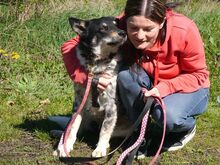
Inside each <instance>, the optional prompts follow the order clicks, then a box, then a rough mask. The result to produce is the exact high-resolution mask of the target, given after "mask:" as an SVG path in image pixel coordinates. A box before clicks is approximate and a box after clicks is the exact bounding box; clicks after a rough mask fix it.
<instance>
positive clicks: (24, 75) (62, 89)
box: [0, 0, 220, 165]
mask: <svg viewBox="0 0 220 165" xmlns="http://www.w3.org/2000/svg"><path fill="white" fill-rule="evenodd" d="M34 2H35V4H29V5H30V6H31V5H38V8H37V9H36V8H34V7H33V6H31V7H30V10H31V11H29V14H26V15H25V11H26V10H27V9H26V8H25V7H24V6H23V7H22V6H20V8H19V10H18V9H17V10H16V9H15V6H12V5H9V6H5V5H0V29H1V31H0V38H1V40H0V49H3V50H5V51H6V52H5V53H4V55H3V54H2V55H1V56H0V112H1V113H0V124H1V126H0V132H1V133H0V149H1V150H2V151H4V152H1V153H0V164H10V165H11V164H12V165H13V164H16V165H17V164H22V165H23V164H63V163H62V162H60V161H59V160H58V159H57V158H56V157H53V156H52V151H53V147H54V146H56V143H57V141H58V140H57V139H54V138H52V137H50V135H49V131H50V130H51V129H54V128H57V125H55V124H53V123H50V122H49V121H48V120H47V117H48V116H50V115H58V114H60V115H67V114H70V113H71V107H72V100H73V98H74V95H73V94H72V93H73V92H72V82H71V81H70V79H69V77H68V75H67V73H66V70H65V68H64V64H63V61H62V58H61V54H60V45H61V44H62V43H63V42H65V41H66V40H68V39H69V38H71V37H73V36H74V34H73V33H72V31H71V29H70V27H69V25H68V21H67V18H68V17H69V16H76V17H80V18H84V19H86V18H93V17H100V16H103V15H114V16H116V15H118V14H119V13H121V11H122V10H123V5H124V1H122V0H113V1H109V0H98V1H95V0H91V1H87V0H79V1H77V3H76V2H73V1H72V0H62V1H58V0H47V1H40V0H38V1H34ZM206 3H207V2H206V1H205V0H204V3H201V2H200V3H196V2H195V1H191V3H186V4H185V5H184V6H182V7H180V8H179V9H178V10H180V11H181V12H183V13H184V14H186V15H188V16H189V17H190V18H192V19H194V21H195V22H196V23H197V25H198V27H199V29H200V31H201V34H202V37H203V40H204V44H205V48H206V56H207V64H208V67H209V70H210V73H211V94H210V103H209V106H208V110H207V112H206V113H205V114H204V115H202V116H201V117H199V118H198V127H197V128H198V129H197V134H196V137H195V138H194V140H193V141H192V142H190V143H189V145H187V146H186V147H185V148H184V149H183V150H181V151H177V152H174V153H163V154H161V156H160V158H159V161H160V164H211V165H212V164H219V161H220V150H219V148H220V142H219V137H220V127H219V126H220V122H219V117H220V113H219V112H220V103H218V102H217V100H216V98H217V96H218V95H220V86H219V80H220V69H219V67H220V49H219V48H220V40H219V36H220V24H219V22H220V4H219V3H217V2H215V1H209V2H208V3H209V5H206ZM16 11H17V12H16ZM18 18H20V20H18ZM21 18H23V19H21ZM13 52H17V53H18V54H19V55H20V58H18V59H14V58H12V57H13V56H12V53H13ZM6 53H7V54H8V56H5V55H6ZM87 140H88V139H87ZM93 147H94V144H93V145H88V141H86V139H81V140H79V141H77V144H76V146H75V150H74V151H73V153H72V154H73V155H74V156H76V155H78V156H82V155H90V154H91V151H92V150H91V148H93ZM117 156H119V153H116V154H115V156H114V157H113V160H112V161H111V162H109V163H108V164H114V160H116V158H117ZM148 161H149V159H147V160H145V161H140V162H135V163H134V164H146V163H147V162H148ZM99 163H100V162H99ZM158 164H159V163H158Z"/></svg>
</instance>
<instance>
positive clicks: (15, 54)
mask: <svg viewBox="0 0 220 165" xmlns="http://www.w3.org/2000/svg"><path fill="white" fill-rule="evenodd" d="M11 58H12V59H19V58H20V55H19V54H18V53H17V52H12V53H11Z"/></svg>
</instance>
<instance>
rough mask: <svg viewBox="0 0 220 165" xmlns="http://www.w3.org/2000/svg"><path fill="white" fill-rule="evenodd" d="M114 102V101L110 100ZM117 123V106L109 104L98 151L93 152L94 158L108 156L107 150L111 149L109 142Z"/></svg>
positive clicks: (106, 108)
mask: <svg viewBox="0 0 220 165" xmlns="http://www.w3.org/2000/svg"><path fill="white" fill-rule="evenodd" d="M109 101H110V102H112V103H113V102H114V100H109ZM116 121H117V107H116V105H115V104H108V105H107V106H106V107H105V118H104V120H103V123H102V127H101V131H100V135H99V141H98V144H97V147H96V149H95V150H94V151H93V152H92V157H101V156H106V155H107V149H108V148H109V141H110V138H111V135H112V133H113V130H114V127H115V124H116Z"/></svg>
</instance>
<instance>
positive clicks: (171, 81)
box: [61, 10, 210, 97]
mask: <svg viewBox="0 0 220 165" xmlns="http://www.w3.org/2000/svg"><path fill="white" fill-rule="evenodd" d="M166 19H167V32H166V38H165V42H164V43H163V44H162V45H160V44H159V42H158V43H155V45H154V46H153V47H152V48H150V49H148V50H142V54H143V55H144V56H146V58H144V60H142V61H141V62H140V64H141V66H142V67H143V68H144V69H145V71H146V72H147V73H148V74H149V76H151V77H152V78H154V79H155V78H156V79H157V80H158V83H157V84H155V87H156V88H157V89H158V91H159V93H160V95H161V97H165V96H167V95H169V94H172V93H176V92H182V93H188V92H194V91H196V90H198V89H199V88H208V87H209V86H210V82H209V72H208V70H207V66H206V61H205V52H204V47H203V42H202V39H201V36H200V33H199V30H198V28H197V26H196V25H195V23H194V22H193V21H192V20H190V19H188V18H187V17H185V16H183V15H181V14H177V13H175V12H173V11H172V10H168V11H167V13H166ZM121 21H122V22H123V21H124V20H123V17H121ZM125 28H126V27H125ZM78 42H79V37H76V38H73V39H71V40H69V41H67V42H65V43H64V44H63V45H62V47H61V52H62V55H63V59H64V63H65V66H66V68H67V71H68V73H69V75H70V77H71V79H72V80H73V81H74V82H75V83H80V84H85V83H86V81H87V74H88V73H87V72H86V71H85V70H84V68H83V67H82V66H80V63H79V61H78V59H77V57H76V56H75V47H76V45H77V43H78ZM128 54H129V53H128ZM134 56H135V55H134ZM155 69H156V71H155ZM155 76H156V77H155Z"/></svg>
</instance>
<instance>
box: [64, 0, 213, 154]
mask: <svg viewBox="0 0 220 165" xmlns="http://www.w3.org/2000/svg"><path fill="white" fill-rule="evenodd" d="M173 6H175V4H173V3H172V4H165V2H163V1H162V0H127V4H126V7H125V12H124V14H123V15H122V16H120V17H119V27H120V28H122V29H124V30H126V31H127V35H128V42H127V43H126V44H125V46H124V47H123V50H124V53H123V55H124V65H123V67H122V69H121V71H120V73H119V75H118V86H119V93H120V96H121V101H122V104H123V105H124V108H125V109H126V112H127V114H128V117H129V119H130V120H131V121H135V120H136V119H137V116H138V115H139V113H140V111H141V110H142V108H143V106H144V102H145V101H146V99H147V98H148V97H149V96H152V95H156V96H158V97H161V98H162V99H163V101H164V104H165V107H166V114H167V123H166V128H167V137H168V135H172V136H173V137H176V138H175V139H174V140H172V141H169V139H166V141H165V144H164V149H166V150H168V151H174V150H178V149H181V148H182V147H183V146H184V145H185V144H186V143H187V142H189V141H190V140H191V139H192V138H193V136H194V135H195V128H196V119H195V116H197V115H200V114H202V113H203V112H204V111H205V109H206V107H207V103H208V94H209V86H210V82H209V72H208V71H207V66H206V62H205V52H204V47H203V42H202V39H201V36H200V34H199V31H198V29H197V27H196V25H195V23H194V22H193V21H192V20H190V19H188V18H187V17H185V16H183V15H181V14H177V13H175V12H174V11H173V10H172V9H171V8H172V7H173ZM78 40H79V38H75V39H71V40H69V41H67V42H66V43H64V44H63V46H62V54H63V58H64V62H65V65H66V68H67V71H68V73H69V75H70V77H71V78H72V80H73V81H74V82H75V83H81V84H85V82H86V80H87V74H86V72H83V71H82V70H83V68H82V67H81V66H80V65H79V62H78V59H77V58H76V56H73V54H75V46H76V45H77V43H78ZM134 63H135V64H137V65H138V66H140V67H139V69H138V70H134V69H132V66H133V64H134ZM109 77H111V76H109V75H105V74H104V75H102V76H101V77H100V78H99V83H98V86H97V87H98V88H99V89H100V90H103V89H105V88H106V86H107V85H108V84H109ZM143 88H145V89H146V90H144V92H143V90H142V89H143ZM151 115H152V117H153V119H154V120H155V121H156V122H157V123H158V125H160V126H162V124H163V114H162V111H161V107H160V106H157V105H155V106H154V107H153V109H152V112H151Z"/></svg>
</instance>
